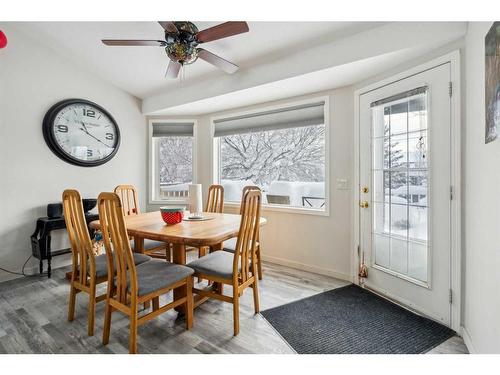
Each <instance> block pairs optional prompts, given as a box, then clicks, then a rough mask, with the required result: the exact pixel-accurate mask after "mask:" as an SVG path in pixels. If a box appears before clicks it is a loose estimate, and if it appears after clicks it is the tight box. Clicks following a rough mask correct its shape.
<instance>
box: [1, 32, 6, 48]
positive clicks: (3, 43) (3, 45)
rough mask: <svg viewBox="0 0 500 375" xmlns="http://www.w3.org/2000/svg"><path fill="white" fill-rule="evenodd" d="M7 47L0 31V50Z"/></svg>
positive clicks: (4, 37) (3, 35)
mask: <svg viewBox="0 0 500 375" xmlns="http://www.w3.org/2000/svg"><path fill="white" fill-rule="evenodd" d="M6 45H7V37H6V36H5V34H4V33H3V31H2V30H0V48H4V47H5V46H6Z"/></svg>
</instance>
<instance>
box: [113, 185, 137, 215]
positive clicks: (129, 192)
mask: <svg viewBox="0 0 500 375" xmlns="http://www.w3.org/2000/svg"><path fill="white" fill-rule="evenodd" d="M115 194H117V195H118V196H119V197H120V199H121V201H122V211H123V215H124V216H131V215H139V214H140V213H141V210H140V209H139V194H138V193H137V189H136V188H135V186H133V185H118V186H117V187H115Z"/></svg>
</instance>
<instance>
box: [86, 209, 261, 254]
mask: <svg viewBox="0 0 500 375" xmlns="http://www.w3.org/2000/svg"><path fill="white" fill-rule="evenodd" d="M203 216H204V217H209V218H210V219H209V220H199V221H187V220H183V221H182V222H180V223H178V224H174V225H167V224H165V222H164V221H163V219H162V217H161V213H160V211H153V212H147V213H142V214H138V215H132V216H126V217H125V225H126V227H127V232H128V234H129V235H130V236H133V237H139V238H147V239H151V240H157V241H163V242H168V243H172V244H185V245H191V246H210V245H215V244H220V243H222V242H224V241H226V240H228V239H230V238H233V237H236V236H237V235H238V232H239V228H240V221H241V215H237V214H226V213H209V212H204V213H203ZM266 223H267V220H266V219H265V218H263V217H261V218H260V225H264V224H266ZM89 226H90V228H92V229H99V228H100V222H99V220H95V221H92V222H91V223H90V224H89Z"/></svg>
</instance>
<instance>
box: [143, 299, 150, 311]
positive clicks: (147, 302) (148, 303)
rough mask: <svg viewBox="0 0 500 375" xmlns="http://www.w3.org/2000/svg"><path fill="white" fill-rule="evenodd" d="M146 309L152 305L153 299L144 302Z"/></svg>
mask: <svg viewBox="0 0 500 375" xmlns="http://www.w3.org/2000/svg"><path fill="white" fill-rule="evenodd" d="M143 306H144V310H148V309H149V308H150V307H151V301H146V302H144V305H143Z"/></svg>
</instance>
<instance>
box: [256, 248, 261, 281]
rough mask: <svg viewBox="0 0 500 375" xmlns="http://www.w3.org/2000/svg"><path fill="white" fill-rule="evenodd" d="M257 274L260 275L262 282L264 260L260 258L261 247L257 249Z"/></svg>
mask: <svg viewBox="0 0 500 375" xmlns="http://www.w3.org/2000/svg"><path fill="white" fill-rule="evenodd" d="M257 272H258V273H259V280H262V260H261V257H260V247H259V248H258V249H257Z"/></svg>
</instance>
